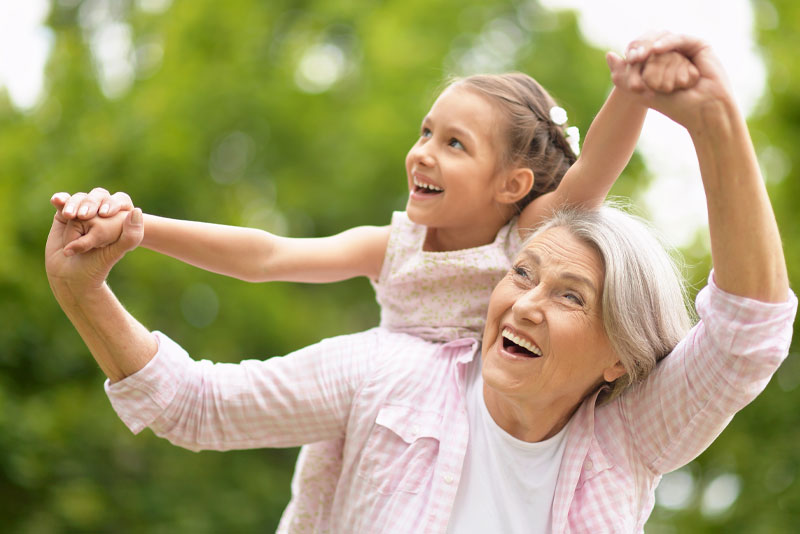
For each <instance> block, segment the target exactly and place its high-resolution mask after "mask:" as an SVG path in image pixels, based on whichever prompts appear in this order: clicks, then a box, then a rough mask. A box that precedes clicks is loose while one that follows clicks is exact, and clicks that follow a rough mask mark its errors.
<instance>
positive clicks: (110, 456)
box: [0, 0, 800, 534]
mask: <svg viewBox="0 0 800 534" xmlns="http://www.w3.org/2000/svg"><path fill="white" fill-rule="evenodd" d="M75 3H76V2H54V7H53V12H52V13H51V16H50V20H49V25H50V27H51V28H52V29H53V31H54V33H55V46H54V49H53V52H52V55H51V58H50V62H49V65H48V68H47V85H48V92H47V96H46V98H45V99H44V101H43V102H42V103H41V104H40V105H39V106H38V107H37V108H36V109H34V110H32V111H30V112H27V113H20V112H17V111H15V110H14V109H13V108H12V107H11V105H10V103H9V102H8V99H7V98H6V95H5V94H3V93H0V147H2V148H1V149H0V176H1V177H2V179H1V180H0V195H2V196H3V198H5V199H7V201H6V203H5V204H4V205H5V206H6V208H5V209H3V210H0V224H2V227H3V228H4V229H5V231H4V232H3V233H2V234H0V252H1V253H2V255H3V261H2V262H0V294H1V295H2V299H0V312H1V313H2V317H3V322H2V325H0V347H2V349H0V517H2V518H3V524H4V527H3V529H4V531H13V532H22V533H27V532H30V533H37V534H40V533H50V532H87V531H91V532H170V533H175V532H192V533H197V532H225V531H234V532H249V531H270V530H273V529H274V528H275V526H276V525H277V521H278V518H279V517H280V513H281V511H282V509H283V507H284V505H285V504H286V502H287V499H288V494H289V480H290V476H291V472H292V469H293V466H294V456H295V451H294V450H288V451H281V450H279V451H266V450H256V451H241V452H228V453H224V454H222V453H213V452H203V453H199V454H195V453H192V452H188V451H184V450H181V449H178V448H175V447H173V446H172V445H170V444H169V443H167V442H165V441H163V440H159V439H157V438H155V437H154V436H153V435H152V434H151V433H149V432H145V433H144V434H143V435H141V436H136V437H134V436H132V435H130V433H129V432H128V431H127V429H125V428H124V426H123V425H122V423H121V422H120V421H119V420H118V419H117V417H116V416H115V414H114V413H113V410H112V409H111V408H110V406H109V405H108V402H107V400H106V399H105V396H104V393H103V390H102V374H101V373H100V371H99V370H98V369H97V368H96V366H95V364H94V362H93V361H92V359H91V357H90V356H89V354H88V353H87V350H86V348H85V347H84V345H83V344H82V342H81V341H80V339H79V337H78V336H77V334H76V333H75V332H74V330H73V329H72V327H71V326H70V324H69V322H68V321H67V320H66V318H65V317H64V316H63V314H62V313H61V311H60V310H59V308H58V306H57V305H56V303H55V301H54V299H53V298H52V295H51V294H50V291H49V288H48V287H47V283H46V277H45V273H44V268H43V261H42V251H43V247H44V241H45V236H46V235H47V230H48V228H49V224H50V217H51V215H52V211H53V210H52V209H51V208H50V206H49V204H48V199H49V197H50V195H51V194H52V193H54V192H56V191H69V192H75V191H81V190H84V191H85V190H88V189H90V188H91V187H94V186H103V187H105V188H107V189H109V190H111V191H116V190H122V191H126V192H128V193H129V194H130V195H131V197H132V198H133V199H134V201H135V202H136V204H137V205H138V206H141V207H142V208H143V209H144V210H145V211H147V212H150V213H154V214H160V215H165V216H169V217H177V218H188V219H196V220H206V221H213V222H219V223H225V224H236V225H248V226H261V227H263V228H265V229H268V230H273V231H276V232H282V233H285V234H289V235H294V236H316V235H328V234H331V233H334V232H337V231H340V230H343V229H345V228H348V227H350V226H354V225H359V224H386V223H388V221H389V217H390V213H391V211H392V210H396V209H402V208H403V206H404V197H405V194H406V182H405V172H404V167H403V160H404V156H405V152H406V151H407V149H408V147H409V146H410V145H411V144H412V143H413V141H414V139H415V136H416V135H417V129H418V125H419V121H420V119H421V118H422V116H423V115H424V113H425V112H426V110H427V108H428V106H429V105H430V103H431V102H432V100H433V97H434V96H435V94H436V90H437V88H438V87H440V86H441V83H442V81H443V79H444V78H445V76H446V75H447V74H450V73H451V71H452V70H455V67H456V66H457V65H458V64H459V61H458V59H459V58H460V57H463V56H464V54H465V53H466V52H467V51H469V50H470V48H471V47H474V46H475V45H476V44H477V43H479V42H482V41H481V40H482V39H484V38H485V34H486V30H487V29H488V28H490V27H491V25H492V24H493V23H496V22H497V21H501V22H502V21H505V23H508V21H511V22H512V23H513V24H515V25H517V27H518V28H519V29H520V35H521V36H522V39H521V43H519V46H518V48H517V50H516V54H515V56H514V57H513V58H510V59H509V58H505V59H507V60H508V68H509V69H516V70H522V71H526V72H529V73H531V74H532V75H533V76H535V77H536V78H537V79H538V80H539V81H540V82H541V83H542V84H543V85H544V86H545V87H547V88H548V89H549V90H550V91H551V92H552V94H553V95H554V96H556V98H557V99H559V100H560V101H562V102H563V105H564V107H565V108H566V109H567V110H568V112H569V116H570V117H571V118H572V122H573V123H576V124H577V125H578V126H580V128H581V131H582V132H585V131H586V130H587V128H588V126H589V123H590V121H591V119H592V117H593V115H594V113H596V111H597V110H598V109H599V107H600V105H601V104H602V101H603V100H604V98H605V96H606V94H607V92H608V90H609V89H610V84H609V80H608V75H607V71H606V68H605V63H604V61H603V57H602V52H601V51H598V50H595V49H592V48H590V47H588V46H587V45H585V44H584V43H583V41H582V39H581V38H580V36H579V34H578V31H577V27H576V24H575V20H574V17H573V16H572V15H570V14H563V13H559V14H554V13H550V12H547V11H545V10H543V9H541V8H539V7H538V6H537V5H536V4H530V3H525V4H521V3H520V4H517V3H513V2H512V3H509V2H502V1H499V0H497V1H490V2H486V1H480V0H462V1H459V2H455V1H452V0H427V1H425V2H422V1H420V0H411V1H409V2H364V1H362V2H355V1H352V0H339V1H336V2H325V1H314V0H308V1H306V2H287V1H283V2H280V1H278V2H263V1H257V0H231V1H229V2H225V3H219V2H211V1H208V0H198V1H193V2H175V3H174V4H173V5H172V6H171V7H170V8H169V9H168V10H167V11H166V12H165V13H163V14H152V13H146V12H142V11H140V10H138V9H137V8H136V7H135V5H134V3H131V2H129V1H125V0H120V1H116V2H111V1H110V0H108V1H107V2H94V4H99V5H106V4H108V5H110V6H116V7H115V9H116V11H114V12H115V13H117V16H118V18H119V20H120V21H122V22H126V23H127V24H130V27H131V30H132V35H133V41H134V45H135V47H138V48H137V50H138V51H139V52H141V53H144V52H148V51H149V53H151V54H152V53H155V57H156V59H155V60H153V61H149V62H148V61H146V60H145V59H146V56H142V57H144V58H145V59H142V60H140V62H139V67H138V70H137V72H136V78H135V79H134V80H133V83H132V85H131V87H130V88H129V89H128V90H127V91H124V92H123V93H122V94H121V95H120V96H117V97H114V98H107V97H106V96H104V94H103V92H102V91H101V89H100V85H99V84H98V78H97V74H96V64H95V60H94V59H93V58H92V54H91V52H90V50H89V47H88V44H87V32H88V30H87V29H86V28H85V27H82V26H81V24H80V21H81V20H85V17H83V18H82V17H81V16H79V13H80V11H81V10H82V9H83V10H86V9H88V8H86V5H87V4H88V3H89V2H78V3H77V4H78V5H76V6H74V7H69V6H70V5H72V4H75ZM759 5H760V6H761V8H760V11H759V12H760V13H762V16H765V17H767V18H769V17H770V13H772V12H771V11H770V5H769V4H766V3H764V2H763V0H762V3H761V4H759ZM774 5H775V9H777V13H780V16H779V17H778V18H777V23H776V24H777V26H776V27H772V28H767V29H764V30H763V31H762V32H761V38H762V44H763V46H764V48H765V50H766V51H767V57H768V58H769V59H770V60H771V64H770V77H771V78H770V91H769V95H768V97H767V103H765V105H764V111H763V113H762V114H761V115H760V116H759V117H758V118H757V120H755V121H754V123H753V126H754V128H755V129H756V131H757V132H758V135H756V139H757V140H758V141H759V150H762V151H763V150H767V149H768V148H769V149H770V150H772V152H769V151H768V155H769V154H770V153H771V154H772V156H771V157H772V159H771V160H770V161H771V162H772V165H773V166H775V165H777V166H779V167H780V165H781V164H783V165H784V167H783V168H788V169H789V174H788V175H787V176H786V177H785V178H784V179H783V180H776V181H775V183H770V186H771V191H772V192H773V198H774V199H775V202H776V211H777V214H778V219H779V221H780V224H781V227H782V229H783V230H784V237H785V241H786V248H787V258H788V259H789V264H790V268H791V270H792V278H793V279H794V280H797V279H798V276H800V273H798V268H799V267H798V265H800V261H792V260H798V259H800V258H798V255H800V246H798V245H799V244H798V241H797V239H798V238H797V237H796V236H798V235H800V233H798V231H797V230H798V228H797V227H798V225H800V222H798V218H797V215H796V207H795V206H796V203H797V199H798V198H800V190H798V187H800V186H798V183H800V182H798V180H792V179H791V178H792V177H793V176H794V175H795V174H796V172H794V173H793V172H792V171H791V169H797V168H800V161H798V158H800V156H799V155H798V154H797V152H796V151H794V150H793V148H794V147H793V146H792V145H791V143H792V141H793V140H794V139H797V138H798V137H800V132H798V128H800V120H798V117H800V100H798V96H797V92H796V91H794V90H793V87H795V86H796V85H797V84H796V83H793V82H796V81H797V80H796V72H797V70H796V68H795V67H794V65H795V62H794V61H793V58H794V54H795V53H796V50H797V49H798V42H797V36H798V35H800V28H798V27H797V26H798V21H800V11H799V9H800V8H798V7H797V6H796V5H795V4H793V3H792V2H790V1H788V0H779V1H778V0H776V2H774ZM770 20H771V19H770ZM325 43H327V44H334V45H336V46H337V47H338V49H339V50H341V51H343V54H344V57H345V62H344V67H343V70H342V75H341V77H340V78H339V79H338V80H337V81H336V82H335V83H333V84H332V85H330V87H329V88H327V89H326V90H322V91H319V92H304V91H303V90H301V89H300V87H299V85H298V84H297V83H296V79H297V78H296V77H297V70H298V65H299V64H300V63H301V62H302V60H303V57H304V54H306V52H307V51H308V49H309V47H311V46H314V45H318V44H325ZM146 45H149V47H148V46H146ZM159 47H160V50H161V51H162V52H163V56H162V57H161V59H160V60H159V59H158V55H159V54H158V50H159ZM154 51H155V52H154ZM575 119H577V121H576V120H575ZM776 150H777V152H776ZM776 154H777V155H776ZM768 159H769V158H768ZM776 162H777V163H776ZM646 181H647V176H646V173H645V170H644V169H643V167H642V165H641V163H640V162H639V161H638V160H636V159H635V160H634V162H633V163H632V165H631V166H630V167H629V169H628V171H626V174H625V176H624V177H623V178H622V179H621V180H620V182H619V183H618V185H617V186H615V193H617V194H625V195H630V194H633V193H635V192H636V191H637V190H639V189H640V188H641V187H643V186H644V185H645V184H646ZM695 259H696V260H697V263H698V268H697V270H696V272H694V273H693V277H694V278H695V279H702V278H703V277H704V275H705V272H707V265H708V262H707V258H695ZM698 273H699V274H698ZM110 283H111V285H112V286H113V287H114V289H115V291H116V292H117V293H118V295H119V296H120V298H121V300H122V301H123V302H125V303H126V305H127V306H128V307H129V309H130V310H131V311H132V312H133V314H134V315H135V316H137V317H138V318H140V319H141V320H142V321H143V322H144V323H145V324H146V325H148V326H150V327H152V328H158V329H161V330H164V331H165V332H168V333H169V334H170V335H171V336H172V337H174V338H175V339H177V340H179V341H180V342H181V343H182V344H183V345H184V346H185V347H186V348H187V349H188V350H189V351H190V352H191V353H192V354H194V355H195V356H196V357H206V358H210V359H213V360H218V361H236V360H237V359H241V358H244V357H267V356H269V355H273V354H284V353H286V352H289V351H291V350H293V349H295V348H298V347H301V346H304V345H307V344H309V343H312V342H315V341H317V340H319V339H321V338H323V337H327V336H331V335H336V334H340V333H348V332H355V331H359V330H364V329H366V328H368V327H370V326H373V325H375V324H376V323H377V320H378V313H377V306H376V305H375V304H374V299H373V296H372V291H371V289H370V287H369V284H368V283H366V281H364V280H356V281H351V282H347V283H341V284H335V285H330V286H301V285H294V284H263V285H258V286H253V285H251V284H246V283H244V282H239V281H236V280H230V279H225V278H222V277H219V276H216V275H212V274H209V273H205V272H201V271H199V270H197V269H194V268H192V267H188V266H185V265H182V264H179V263H178V262H176V261H174V260H171V259H168V258H164V257H161V256H159V255H157V254H155V253H152V252H149V251H145V250H140V251H136V252H134V253H131V254H130V255H129V256H128V257H127V258H126V259H125V260H124V261H123V262H122V263H121V264H120V265H119V266H118V267H117V268H116V269H115V271H114V272H113V273H112V276H111V279H110ZM193 309H195V310H198V309H199V310H206V311H205V313H200V314H199V315H198V314H193V312H192V310H193ZM214 309H216V310H217V312H216V313H213V310H214ZM209 310H210V311H209ZM798 384H800V367H798V365H797V363H795V362H794V361H793V360H790V362H788V363H787V365H786V366H785V367H784V369H782V370H781V372H780V373H779V375H778V377H777V380H774V381H773V384H771V385H770V386H769V387H768V388H767V391H766V393H765V394H764V395H762V396H761V397H760V398H759V399H758V400H757V401H756V402H755V403H754V404H753V405H752V406H751V407H748V408H747V409H745V410H744V412H743V413H742V414H741V415H739V416H737V417H736V419H735V420H734V422H733V424H732V425H731V427H730V428H729V429H728V430H726V432H725V433H724V434H723V436H722V437H721V438H720V439H719V440H717V442H716V443H715V444H714V445H713V446H712V448H711V449H710V450H709V451H708V452H707V453H705V454H704V455H702V456H701V458H700V459H699V460H698V461H697V462H695V464H696V465H694V466H693V469H694V472H695V474H696V475H697V476H696V480H698V481H700V483H702V481H703V480H706V479H708V478H709V477H712V476H713V475H714V473H717V472H722V471H732V472H735V473H737V474H738V475H739V476H740V477H741V480H742V493H741V496H740V498H739V500H738V502H737V503H736V505H735V506H734V507H733V508H732V509H731V511H730V512H728V513H727V515H725V516H723V517H719V518H710V519H709V518H706V517H704V516H703V515H702V514H701V513H700V512H699V511H698V510H699V508H698V507H697V506H695V505H690V506H689V508H687V509H685V510H682V511H678V512H673V511H667V510H665V509H660V508H657V509H656V513H655V515H654V518H653V521H652V524H653V531H654V532H655V531H659V532H748V533H749V532H788V531H790V530H792V529H793V527H794V526H795V522H794V521H792V519H796V518H797V510H798V509H800V483H798V482H797V480H796V474H797V471H798V469H799V468H800V450H798V448H797V446H796V444H797V443H798V438H799V436H798V435H797V431H795V430H794V429H796V428H800V424H798V423H800V421H798V415H797V413H796V412H797V411H796V410H791V409H788V407H789V406H791V405H792V400H797V399H798V396H799V395H800V390H799V389H798V387H797V386H798ZM790 525H791V526H790Z"/></svg>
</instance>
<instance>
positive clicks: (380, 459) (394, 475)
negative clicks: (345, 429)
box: [358, 405, 442, 495]
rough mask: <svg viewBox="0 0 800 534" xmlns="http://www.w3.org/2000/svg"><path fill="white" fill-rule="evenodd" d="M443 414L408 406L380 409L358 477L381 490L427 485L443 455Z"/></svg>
mask: <svg viewBox="0 0 800 534" xmlns="http://www.w3.org/2000/svg"><path fill="white" fill-rule="evenodd" d="M441 424H442V416H441V415H440V414H438V413H435V412H428V411H421V410H416V409H414V408H410V407H407V406H396V405H385V406H383V407H381V409H380V411H379V412H378V417H377V418H376V419H375V425H374V426H373V428H372V432H371V433H370V435H369V437H368V438H367V443H366V445H365V446H364V452H363V455H362V457H361V461H360V462H359V466H358V476H360V477H361V478H363V479H365V480H366V481H367V482H369V484H370V485H371V486H372V487H374V488H375V489H376V490H377V491H378V493H381V494H384V495H391V494H393V493H396V492H399V491H403V492H408V493H417V492H419V491H420V489H422V488H423V487H425V485H426V484H427V483H428V481H429V480H430V478H431V474H432V473H433V467H434V465H436V458H437V457H438V455H439V436H440V432H441Z"/></svg>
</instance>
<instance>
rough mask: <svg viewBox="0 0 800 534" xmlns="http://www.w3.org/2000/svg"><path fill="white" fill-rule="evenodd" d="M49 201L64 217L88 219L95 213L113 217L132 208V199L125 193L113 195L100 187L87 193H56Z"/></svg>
mask: <svg viewBox="0 0 800 534" xmlns="http://www.w3.org/2000/svg"><path fill="white" fill-rule="evenodd" d="M50 203H51V204H52V205H53V206H54V207H55V208H56V209H57V210H59V211H60V212H61V214H62V216H63V218H64V219H67V220H69V219H81V220H84V221H85V220H88V219H91V218H92V217H94V216H96V215H100V216H101V217H113V216H114V215H116V214H117V213H119V212H120V211H129V210H132V209H133V201H131V197H130V196H128V194H127V193H123V192H117V193H114V194H113V195H112V194H110V193H109V192H108V191H107V190H105V189H103V188H102V187H95V188H94V189H92V190H91V191H90V192H89V193H75V194H74V195H70V194H69V193H63V192H62V193H56V194H55V195H53V197H52V198H51V199H50Z"/></svg>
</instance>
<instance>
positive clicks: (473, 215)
mask: <svg viewBox="0 0 800 534" xmlns="http://www.w3.org/2000/svg"><path fill="white" fill-rule="evenodd" d="M499 123H500V116H499V114H498V112H497V111H496V110H495V109H494V108H493V107H492V105H491V104H490V103H489V102H488V101H487V100H486V98H484V97H483V96H481V95H479V94H477V93H475V92H473V91H471V90H468V89H465V88H463V87H459V86H458V85H454V86H450V87H449V88H447V89H446V90H445V91H444V92H443V93H442V94H441V95H440V96H439V98H438V99H437V100H436V102H434V104H433V106H432V107H431V110H430V111H429V112H428V114H427V115H426V116H425V118H424V119H423V121H422V127H421V129H420V136H419V140H417V142H416V143H415V144H414V146H412V147H411V150H409V151H408V155H407V156H406V173H407V175H408V188H409V191H410V195H409V198H408V204H407V207H406V210H407V212H408V216H409V218H410V219H411V220H412V221H414V222H416V223H417V224H422V225H425V226H427V227H428V228H429V229H432V228H433V229H436V230H437V231H440V232H445V233H447V232H452V234H453V235H456V234H461V235H462V236H469V235H472V234H473V233H476V234H477V235H481V234H486V233H487V229H489V228H492V230H491V232H490V233H491V238H490V239H489V240H488V241H486V243H488V242H491V241H492V239H493V238H494V235H495V234H496V233H497V231H498V230H499V229H500V227H502V225H503V224H505V222H506V221H507V220H508V219H509V218H510V216H511V215H510V212H508V209H509V206H508V205H505V206H498V201H497V187H498V183H499V182H500V181H501V177H502V175H503V168H502V167H503V166H502V165H501V164H500V159H499V157H500V151H499V150H498V146H499V145H500V139H499V135H498V132H499V127H500V124H499ZM501 212H502V213H501ZM498 223H499V226H497V227H496V228H495V226H496V225H498ZM482 244H485V243H477V244H471V245H469V246H477V245H482Z"/></svg>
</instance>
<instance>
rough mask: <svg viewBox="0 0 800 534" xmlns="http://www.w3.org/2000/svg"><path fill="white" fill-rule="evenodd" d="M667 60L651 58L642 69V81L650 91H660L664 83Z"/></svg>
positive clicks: (662, 57) (659, 57)
mask: <svg viewBox="0 0 800 534" xmlns="http://www.w3.org/2000/svg"><path fill="white" fill-rule="evenodd" d="M666 63H667V59H666V58H665V57H664V56H651V57H650V58H648V59H647V61H646V62H645V64H644V67H643V69H642V80H644V83H645V84H646V85H647V87H648V88H649V89H652V90H654V91H658V90H660V89H661V87H662V85H663V83H664V72H665V65H666Z"/></svg>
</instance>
